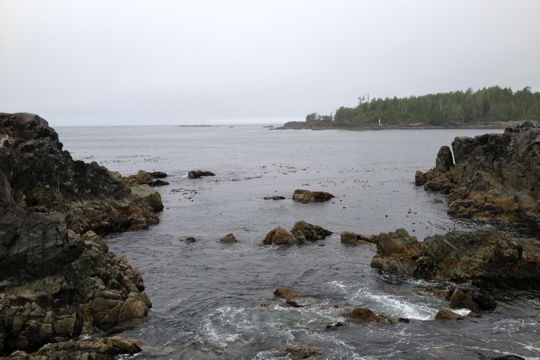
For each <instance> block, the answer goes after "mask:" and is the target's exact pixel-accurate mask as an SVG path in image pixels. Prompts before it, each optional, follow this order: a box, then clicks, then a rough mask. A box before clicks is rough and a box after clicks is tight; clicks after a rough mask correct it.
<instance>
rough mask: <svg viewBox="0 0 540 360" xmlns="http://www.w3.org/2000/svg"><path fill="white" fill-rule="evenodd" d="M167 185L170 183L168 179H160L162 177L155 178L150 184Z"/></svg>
mask: <svg viewBox="0 0 540 360" xmlns="http://www.w3.org/2000/svg"><path fill="white" fill-rule="evenodd" d="M165 185H169V182H168V181H163V180H160V179H157V180H154V181H152V183H151V184H150V186H152V187H156V186H165Z"/></svg>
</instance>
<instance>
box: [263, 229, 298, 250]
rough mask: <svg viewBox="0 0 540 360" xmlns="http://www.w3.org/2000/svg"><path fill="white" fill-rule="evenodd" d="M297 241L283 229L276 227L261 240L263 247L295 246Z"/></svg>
mask: <svg viewBox="0 0 540 360" xmlns="http://www.w3.org/2000/svg"><path fill="white" fill-rule="evenodd" d="M296 243H297V241H296V239H295V238H294V236H292V234H291V233H290V232H289V231H288V230H287V229H285V228H283V227H281V226H278V227H276V228H274V229H272V230H270V232H269V233H268V234H267V235H266V237H265V238H264V240H263V244H265V245H272V244H274V245H291V244H296Z"/></svg>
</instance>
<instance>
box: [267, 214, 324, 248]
mask: <svg viewBox="0 0 540 360" xmlns="http://www.w3.org/2000/svg"><path fill="white" fill-rule="evenodd" d="M330 235H332V232H331V231H329V230H326V229H324V228H322V227H320V226H317V225H313V224H309V223H307V222H305V221H303V220H301V221H297V222H296V223H295V224H294V226H293V227H292V229H291V231H290V232H289V231H288V230H287V229H285V228H283V227H281V226H278V227H276V228H274V229H273V230H271V231H270V232H269V233H268V234H267V235H266V237H265V239H264V240H263V244H265V245H271V244H274V245H295V244H296V245H301V244H304V243H305V242H308V241H309V242H314V241H318V240H324V239H325V238H327V237H328V236H330Z"/></svg>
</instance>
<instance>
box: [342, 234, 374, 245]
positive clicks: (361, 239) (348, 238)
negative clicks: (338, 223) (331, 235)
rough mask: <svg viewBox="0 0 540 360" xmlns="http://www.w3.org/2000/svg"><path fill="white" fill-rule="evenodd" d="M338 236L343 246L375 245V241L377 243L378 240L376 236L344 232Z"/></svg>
mask: <svg viewBox="0 0 540 360" xmlns="http://www.w3.org/2000/svg"><path fill="white" fill-rule="evenodd" d="M339 236H340V238H341V243H342V244H345V245H364V244H370V243H377V241H379V238H378V237H377V236H374V235H371V236H364V235H360V234H356V233H353V232H349V231H344V232H342V233H341V234H339Z"/></svg>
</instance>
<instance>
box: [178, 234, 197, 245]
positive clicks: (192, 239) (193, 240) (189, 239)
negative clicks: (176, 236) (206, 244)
mask: <svg viewBox="0 0 540 360" xmlns="http://www.w3.org/2000/svg"><path fill="white" fill-rule="evenodd" d="M180 240H182V241H184V242H187V243H190V244H192V243H196V242H197V239H196V238H195V237H193V236H185V237H183V238H181V239H180Z"/></svg>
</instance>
